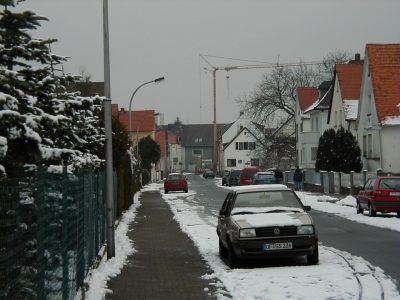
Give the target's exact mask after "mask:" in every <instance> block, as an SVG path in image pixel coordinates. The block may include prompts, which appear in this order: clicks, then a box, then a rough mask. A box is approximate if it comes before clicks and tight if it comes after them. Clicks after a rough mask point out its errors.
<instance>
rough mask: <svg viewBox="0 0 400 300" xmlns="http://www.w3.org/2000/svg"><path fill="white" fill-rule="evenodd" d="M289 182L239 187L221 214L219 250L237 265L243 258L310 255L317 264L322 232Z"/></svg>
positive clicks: (231, 194) (311, 262)
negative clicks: (281, 184)
mask: <svg viewBox="0 0 400 300" xmlns="http://www.w3.org/2000/svg"><path fill="white" fill-rule="evenodd" d="M310 210H311V207H310V206H304V205H303V204H302V202H301V201H300V199H299V198H298V197H297V195H296V194H295V193H294V192H293V191H292V190H291V189H290V188H288V187H286V186H278V185H259V186H246V187H239V188H235V189H234V190H232V191H230V192H229V193H228V195H227V196H226V198H225V201H224V203H223V205H222V207H221V210H220V212H219V217H218V225H217V234H218V237H219V254H220V256H221V257H224V256H228V261H229V266H230V267H231V268H234V267H235V266H236V265H237V263H238V261H239V260H240V259H262V258H273V257H293V256H302V255H306V256H307V261H308V263H309V264H317V263H318V260H319V253H318V233H317V228H316V226H315V225H314V222H313V220H312V218H311V216H310V215H309V214H308V211H310Z"/></svg>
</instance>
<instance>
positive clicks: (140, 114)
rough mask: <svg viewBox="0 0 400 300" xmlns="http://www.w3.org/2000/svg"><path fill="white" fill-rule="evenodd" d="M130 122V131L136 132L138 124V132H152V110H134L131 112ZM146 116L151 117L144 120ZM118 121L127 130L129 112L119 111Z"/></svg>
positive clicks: (153, 126) (153, 125)
mask: <svg viewBox="0 0 400 300" xmlns="http://www.w3.org/2000/svg"><path fill="white" fill-rule="evenodd" d="M131 114H132V116H131V121H132V131H137V130H138V125H139V123H140V122H142V123H141V124H140V127H139V132H143V131H154V129H155V123H154V116H153V115H154V110H135V111H131ZM147 116H151V117H148V118H146V117H147ZM145 118H146V119H145ZM119 121H120V122H121V123H122V124H124V125H125V126H126V129H127V130H129V111H127V110H121V111H120V112H119Z"/></svg>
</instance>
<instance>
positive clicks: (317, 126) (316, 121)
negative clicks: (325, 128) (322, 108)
mask: <svg viewBox="0 0 400 300" xmlns="http://www.w3.org/2000/svg"><path fill="white" fill-rule="evenodd" d="M318 129H319V124H318V117H316V118H315V131H319V130H318Z"/></svg>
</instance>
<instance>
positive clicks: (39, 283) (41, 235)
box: [36, 166, 46, 299]
mask: <svg viewBox="0 0 400 300" xmlns="http://www.w3.org/2000/svg"><path fill="white" fill-rule="evenodd" d="M36 178H37V179H36V180H37V183H36V184H37V187H36V205H37V208H36V213H37V215H36V224H37V231H36V239H37V244H36V249H37V253H36V272H37V275H36V276H37V277H36V278H37V280H36V297H37V299H44V298H45V294H44V275H45V272H44V271H45V267H46V259H45V257H44V250H45V241H46V216H45V212H46V207H45V190H46V177H45V169H44V166H39V167H38V173H37V175H36Z"/></svg>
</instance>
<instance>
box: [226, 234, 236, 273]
mask: <svg viewBox="0 0 400 300" xmlns="http://www.w3.org/2000/svg"><path fill="white" fill-rule="evenodd" d="M228 263H229V268H231V269H234V268H236V266H237V263H238V257H237V256H236V253H235V250H233V246H232V243H231V241H230V240H228Z"/></svg>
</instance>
